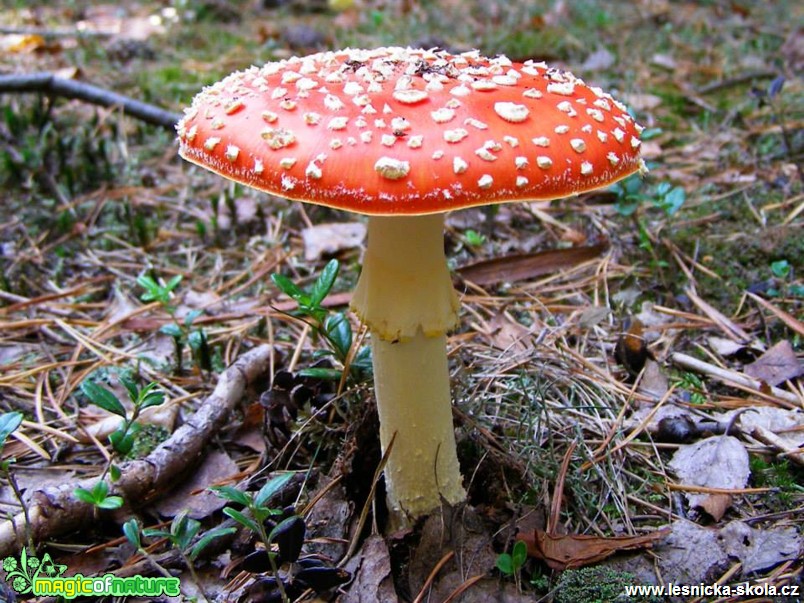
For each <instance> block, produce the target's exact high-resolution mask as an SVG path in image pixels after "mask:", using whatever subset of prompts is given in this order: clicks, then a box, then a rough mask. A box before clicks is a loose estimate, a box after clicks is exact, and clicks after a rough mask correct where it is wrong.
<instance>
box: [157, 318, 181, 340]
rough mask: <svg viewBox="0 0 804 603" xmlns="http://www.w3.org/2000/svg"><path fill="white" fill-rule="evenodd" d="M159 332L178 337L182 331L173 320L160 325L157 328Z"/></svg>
mask: <svg viewBox="0 0 804 603" xmlns="http://www.w3.org/2000/svg"><path fill="white" fill-rule="evenodd" d="M159 332H160V333H162V334H163V335H168V336H170V337H173V338H174V339H179V338H180V337H181V336H182V335H184V332H183V331H182V330H181V327H180V326H179V325H177V324H176V323H174V322H169V323H167V324H164V325H162V326H161V327H160V328H159Z"/></svg>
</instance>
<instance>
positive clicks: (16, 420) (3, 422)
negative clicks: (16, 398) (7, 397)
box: [0, 412, 22, 448]
mask: <svg viewBox="0 0 804 603" xmlns="http://www.w3.org/2000/svg"><path fill="white" fill-rule="evenodd" d="M21 423H22V413H21V412H7V413H3V414H2V415H0V448H2V447H3V446H5V443H6V439H7V438H8V436H10V435H11V434H12V433H13V432H14V431H16V429H17V428H18V427H19V426H20V424H21Z"/></svg>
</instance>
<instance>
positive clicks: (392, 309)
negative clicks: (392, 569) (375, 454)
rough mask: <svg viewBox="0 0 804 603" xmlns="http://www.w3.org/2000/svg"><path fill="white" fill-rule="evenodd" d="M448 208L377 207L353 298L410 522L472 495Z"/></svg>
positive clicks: (391, 483)
mask: <svg viewBox="0 0 804 603" xmlns="http://www.w3.org/2000/svg"><path fill="white" fill-rule="evenodd" d="M443 228H444V216H443V214H434V215H428V216H413V217H401V216H400V217H395V216H390V217H380V216H372V217H370V218H369V224H368V245H367V248H366V254H365V258H364V262H363V270H362V273H361V275H360V280H359V282H358V284H357V287H356V289H355V293H354V296H353V298H352V308H353V309H354V311H355V312H356V313H357V314H358V315H359V316H360V317H361V318H362V319H363V321H364V322H365V323H366V324H367V325H368V327H369V329H370V331H371V334H372V355H373V364H374V388H375V393H376V398H377V407H378V410H379V415H380V441H381V444H382V449H383V452H385V450H386V449H387V447H388V446H389V444H390V442H391V439H392V438H394V443H393V448H392V450H391V453H390V456H389V458H388V463H387V464H386V466H385V483H386V487H387V490H388V504H389V506H390V508H391V511H392V513H393V515H394V516H395V519H396V521H397V522H401V523H404V522H405V521H406V520H409V519H414V518H416V517H420V516H422V515H425V514H427V513H428V512H430V511H432V510H434V509H435V508H437V507H438V506H439V505H440V504H441V499H442V498H443V499H444V500H446V501H447V502H449V503H453V504H454V503H458V502H460V501H462V500H464V499H465V497H466V492H465V491H464V489H463V486H462V480H461V473H460V468H459V466H458V457H457V453H456V450H455V433H454V429H453V425H452V408H451V401H450V387H449V369H448V366H447V346H446V332H447V331H448V330H449V329H450V328H452V327H454V326H455V323H456V322H457V318H458V299H457V296H456V294H455V291H454V289H453V287H452V282H451V280H450V276H449V270H448V268H447V262H446V257H445V255H444V235H443Z"/></svg>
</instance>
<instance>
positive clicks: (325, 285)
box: [310, 259, 340, 307]
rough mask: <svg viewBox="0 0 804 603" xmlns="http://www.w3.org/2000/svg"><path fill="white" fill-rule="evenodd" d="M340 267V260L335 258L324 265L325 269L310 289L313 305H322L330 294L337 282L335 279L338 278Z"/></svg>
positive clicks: (311, 303)
mask: <svg viewBox="0 0 804 603" xmlns="http://www.w3.org/2000/svg"><path fill="white" fill-rule="evenodd" d="M339 269H340V264H339V263H338V260H334V259H333V260H330V261H329V262H327V265H326V266H324V269H323V270H322V271H321V274H320V275H319V276H318V278H317V279H316V281H315V283H313V287H312V289H311V290H310V305H311V306H314V307H318V306H320V305H321V302H322V301H324V298H325V297H326V296H327V295H329V292H330V290H331V289H332V285H333V284H334V283H335V279H336V278H338V270H339Z"/></svg>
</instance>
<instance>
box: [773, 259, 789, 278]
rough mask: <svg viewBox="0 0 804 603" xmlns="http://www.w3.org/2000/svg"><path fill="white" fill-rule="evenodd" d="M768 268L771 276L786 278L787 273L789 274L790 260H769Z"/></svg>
mask: <svg viewBox="0 0 804 603" xmlns="http://www.w3.org/2000/svg"><path fill="white" fill-rule="evenodd" d="M770 268H771V272H772V273H773V276H775V277H777V278H787V275H788V274H790V262H788V261H787V260H777V261H775V262H771V265H770Z"/></svg>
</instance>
